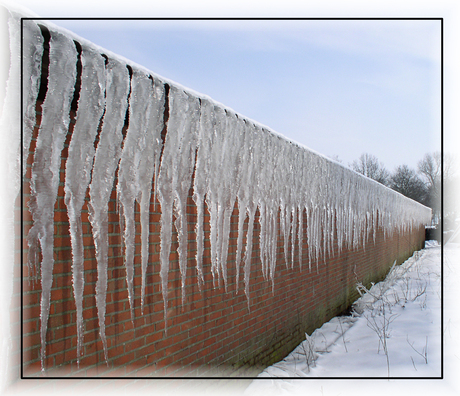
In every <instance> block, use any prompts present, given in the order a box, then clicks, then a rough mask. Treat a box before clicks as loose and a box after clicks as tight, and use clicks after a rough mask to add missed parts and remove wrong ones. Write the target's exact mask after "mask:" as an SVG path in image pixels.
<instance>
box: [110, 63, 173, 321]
mask: <svg viewBox="0 0 460 396" xmlns="http://www.w3.org/2000/svg"><path fill="white" fill-rule="evenodd" d="M157 94H160V97H155V92H154V87H153V84H152V80H151V79H150V78H149V77H147V76H146V75H145V74H144V73H142V72H138V71H134V72H133V77H132V91H131V100H130V106H129V126H128V130H127V132H126V137H125V140H124V144H123V151H122V153H121V159H120V165H119V170H118V185H117V197H118V200H119V203H120V205H121V207H122V212H123V218H124V225H125V226H124V230H123V237H124V241H125V246H126V253H125V267H126V282H127V285H128V295H129V302H130V312H131V320H133V319H134V311H133V310H134V289H133V278H134V240H135V221H134V205H135V201H136V200H137V201H138V202H139V204H140V211H141V212H140V217H141V256H142V257H141V261H142V264H141V267H142V287H141V294H142V295H141V310H142V311H143V308H144V293H145V274H146V271H147V262H148V255H149V252H148V235H149V234H148V231H149V209H150V195H151V190H152V179H153V176H154V169H155V160H156V158H157V156H158V145H159V140H160V134H161V128H162V114H163V106H164V105H163V103H164V98H163V96H162V95H161V91H160V92H157ZM152 151H153V152H154V155H153V156H152Z"/></svg>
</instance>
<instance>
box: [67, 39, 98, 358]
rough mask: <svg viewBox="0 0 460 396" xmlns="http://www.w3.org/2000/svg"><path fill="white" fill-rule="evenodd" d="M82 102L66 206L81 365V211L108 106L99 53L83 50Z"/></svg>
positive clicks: (71, 148)
mask: <svg viewBox="0 0 460 396" xmlns="http://www.w3.org/2000/svg"><path fill="white" fill-rule="evenodd" d="M81 63H82V74H81V89H80V98H79V101H78V110H77V117H76V122H75V127H74V130H73V133H72V138H71V141H70V144H69V156H68V158H67V161H66V170H65V172H66V175H65V185H64V192H65V203H66V206H67V214H68V217H69V226H70V237H71V244H72V256H73V260H72V276H73V288H74V296H75V303H76V309H77V364H79V363H80V360H79V359H80V355H81V346H82V343H83V288H84V274H83V271H84V267H83V262H84V246H83V233H82V220H81V210H82V207H83V204H84V201H85V196H86V191H87V188H88V185H89V182H90V178H91V169H92V167H93V159H94V153H95V149H94V141H95V138H96V134H97V130H98V126H99V120H100V119H101V117H102V114H103V111H104V105H105V98H104V91H105V65H104V58H103V57H102V56H101V54H99V53H98V52H96V51H94V50H91V49H88V48H86V47H83V49H82V53H81Z"/></svg>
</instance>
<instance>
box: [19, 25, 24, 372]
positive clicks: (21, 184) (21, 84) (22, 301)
mask: <svg viewBox="0 0 460 396" xmlns="http://www.w3.org/2000/svg"><path fill="white" fill-rule="evenodd" d="M20 37H21V51H20V52H21V60H20V64H21V74H20V75H21V81H20V87H21V95H20V96H21V104H20V109H21V110H20V111H21V114H20V120H21V124H20V134H21V136H20V139H19V140H20V142H21V145H20V147H19V151H20V169H19V177H20V194H21V214H20V218H21V221H20V224H21V232H20V236H21V242H20V246H21V260H20V264H21V358H20V361H21V367H20V371H21V379H23V378H24V326H23V323H24V289H23V279H24V256H23V251H24V210H23V209H24V182H23V175H22V173H23V172H22V170H23V167H24V151H23V149H22V148H23V145H24V119H23V117H24V108H23V106H24V98H23V95H24V77H23V74H24V45H23V42H24V20H23V19H22V18H21V33H20Z"/></svg>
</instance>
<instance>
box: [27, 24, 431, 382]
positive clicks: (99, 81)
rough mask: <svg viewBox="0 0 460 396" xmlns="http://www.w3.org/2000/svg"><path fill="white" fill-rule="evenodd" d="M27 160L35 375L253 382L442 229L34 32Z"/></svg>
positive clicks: (283, 147) (31, 369) (67, 43)
mask: <svg viewBox="0 0 460 396" xmlns="http://www.w3.org/2000/svg"><path fill="white" fill-rule="evenodd" d="M18 23H19V21H18ZM46 26H47V27H46ZM22 150H23V159H24V161H23V169H22V173H23V206H22V212H23V235H24V241H23V243H24V245H23V246H24V250H23V274H24V278H23V315H24V316H23V342H24V344H23V351H22V353H23V355H22V356H23V364H24V366H23V368H24V375H25V376H29V375H32V376H34V375H38V374H39V373H40V371H41V370H42V369H45V370H46V371H47V372H49V373H54V374H56V373H61V371H58V372H55V371H54V370H53V369H55V368H62V367H63V368H65V369H66V370H65V371H64V373H66V374H69V373H71V374H76V375H131V376H134V375H136V376H144V375H160V376H165V375H181V376H187V375H190V376H194V375H212V374H214V373H218V374H219V375H249V374H250V375H254V374H255V373H257V370H258V368H259V367H264V366H265V365H268V364H271V363H273V362H275V361H277V360H279V359H281V358H283V357H284V356H285V355H286V354H287V353H288V352H290V350H292V349H293V348H294V347H295V346H296V345H297V344H298V343H299V342H300V341H302V340H303V339H304V333H305V332H311V331H312V330H314V329H315V328H316V327H318V326H320V325H321V324H322V323H323V322H324V321H326V320H328V319H330V318H331V317H333V316H335V315H336V314H338V313H340V312H342V311H343V310H344V309H346V308H347V307H348V306H349V305H350V304H351V302H352V301H353V300H354V299H355V298H356V297H357V295H356V292H355V288H354V285H355V283H356V282H357V281H362V282H370V281H376V280H378V279H380V278H381V277H383V276H384V274H385V273H386V271H387V270H388V269H389V267H390V266H391V265H392V263H393V262H394V261H395V260H397V261H398V262H402V261H403V260H404V259H406V258H407V257H408V256H409V255H410V254H411V253H412V252H413V251H414V250H415V249H420V248H422V247H423V243H424V224H426V223H428V222H429V221H430V217H431V211H430V209H428V208H426V207H423V206H421V205H419V204H418V203H416V202H414V201H411V200H409V199H407V198H405V197H403V196H401V195H400V194H398V193H395V192H394V191H391V190H389V189H387V188H385V187H383V186H381V185H380V184H378V183H376V182H374V181H371V180H369V179H367V178H364V177H362V176H360V175H358V174H356V173H354V172H352V171H351V170H349V169H347V168H345V167H343V166H341V165H340V164H337V163H335V162H333V161H330V160H328V159H326V158H325V157H323V156H321V155H318V154H316V153H314V152H312V151H310V150H308V149H306V148H304V147H300V146H299V145H297V144H295V143H293V142H290V141H288V140H287V139H285V138H283V137H281V136H279V135H277V134H275V133H274V132H272V131H270V130H269V129H267V128H266V127H262V126H260V125H258V124H257V123H255V122H253V121H251V120H248V119H245V118H244V117H242V116H240V115H238V114H235V113H234V112H233V111H232V110H230V109H226V108H224V107H223V106H222V105H220V104H218V103H215V102H213V101H212V100H211V99H210V98H208V97H205V96H201V95H199V94H196V93H193V92H190V91H188V90H187V89H184V88H182V87H180V86H179V85H177V84H175V83H172V82H170V81H165V80H163V79H162V78H160V77H158V76H156V75H155V74H153V73H150V72H149V71H147V70H144V69H142V68H141V67H139V66H134V65H130V64H127V63H126V62H125V61H123V60H121V59H120V58H118V57H116V56H114V55H112V54H108V53H107V52H103V50H101V49H99V48H97V47H96V46H94V45H92V44H90V43H86V42H84V41H83V40H81V39H78V38H76V37H73V36H72V35H71V34H70V33H64V32H63V31H61V30H59V29H57V28H55V27H52V26H51V25H47V24H46V23H44V22H41V21H32V20H24V21H23V147H22ZM18 202H19V201H18ZM19 205H20V203H19ZM254 370H255V371H254Z"/></svg>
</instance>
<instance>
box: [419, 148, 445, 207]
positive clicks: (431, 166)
mask: <svg viewBox="0 0 460 396" xmlns="http://www.w3.org/2000/svg"><path fill="white" fill-rule="evenodd" d="M441 170H442V157H441V153H440V152H434V153H432V154H425V156H424V157H423V159H422V160H420V161H419V163H418V173H419V174H420V175H421V176H422V179H423V181H424V182H425V187H426V190H427V196H426V204H427V205H428V206H429V207H431V209H432V210H433V214H434V215H440V212H441ZM445 170H446V169H445ZM447 173H449V172H445V173H444V177H445V176H446V175H447Z"/></svg>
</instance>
